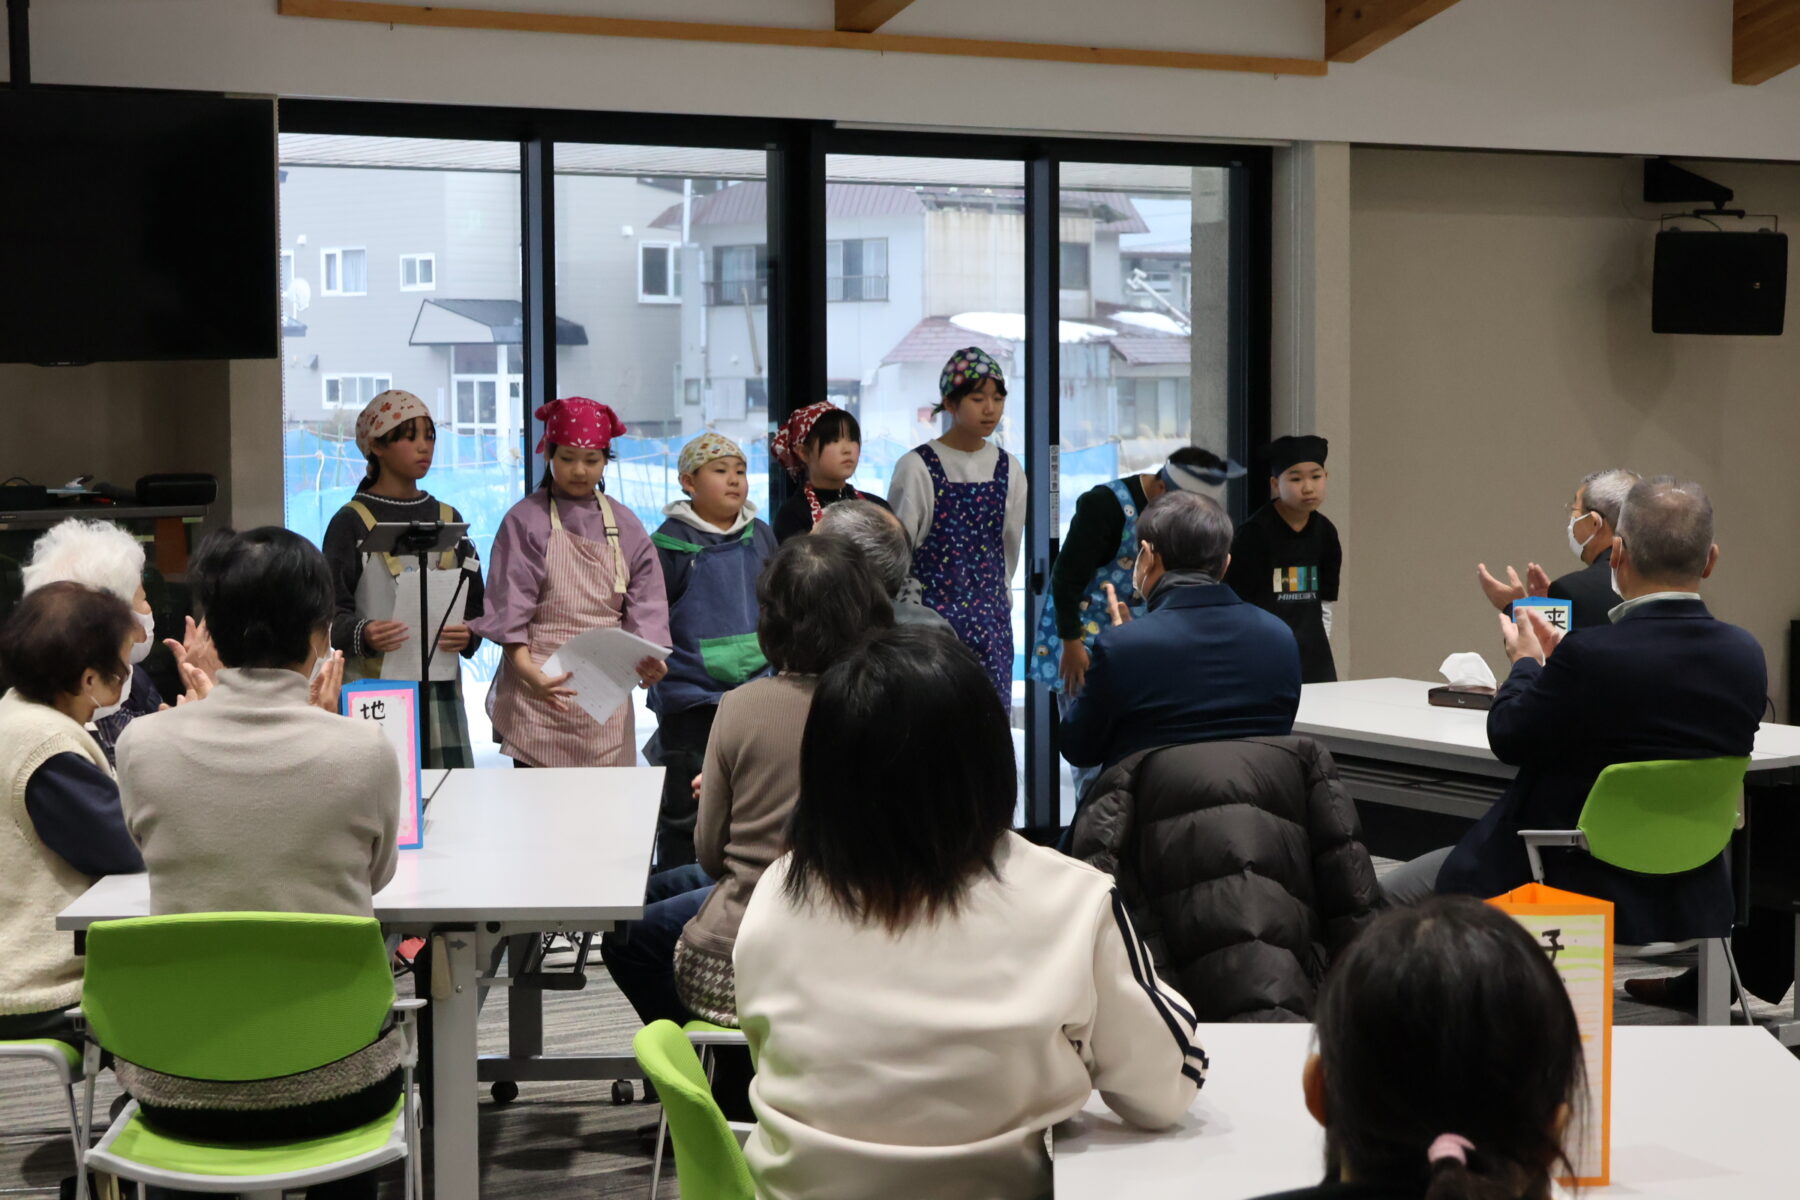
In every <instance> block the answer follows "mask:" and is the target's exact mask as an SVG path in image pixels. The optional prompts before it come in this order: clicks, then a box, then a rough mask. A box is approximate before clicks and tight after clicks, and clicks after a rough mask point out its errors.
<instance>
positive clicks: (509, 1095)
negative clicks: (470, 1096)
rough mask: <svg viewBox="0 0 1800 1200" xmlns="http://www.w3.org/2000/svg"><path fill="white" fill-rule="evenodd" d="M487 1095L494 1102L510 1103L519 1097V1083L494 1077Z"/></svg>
mask: <svg viewBox="0 0 1800 1200" xmlns="http://www.w3.org/2000/svg"><path fill="white" fill-rule="evenodd" d="M488 1095H490V1096H492V1097H493V1098H494V1103H495V1104H511V1103H512V1102H513V1101H514V1100H517V1099H518V1098H519V1085H518V1084H516V1083H514V1082H513V1081H512V1080H510V1079H496V1080H495V1081H494V1085H493V1086H492V1087H490V1088H489V1089H488Z"/></svg>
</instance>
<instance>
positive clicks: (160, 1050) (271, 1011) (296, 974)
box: [81, 913, 425, 1200]
mask: <svg viewBox="0 0 1800 1200" xmlns="http://www.w3.org/2000/svg"><path fill="white" fill-rule="evenodd" d="M424 1004H425V1002H424V1001H423V1000H400V999H396V998H395V996H394V979H393V974H392V972H391V970H390V969H389V966H388V955H387V947H386V945H385V943H384V942H383V941H382V937H381V928H380V926H379V925H378V924H377V923H376V921H375V920H374V918H372V917H343V916H324V915H319V914H311V913H191V914H183V915H178V916H163V917H139V918H136V919H133V920H125V921H101V922H97V923H96V924H94V925H93V926H92V927H91V928H89V930H88V932H87V967H86V972H85V977H84V981H83V984H82V993H81V1012H82V1017H83V1019H84V1020H85V1022H86V1025H87V1027H88V1029H89V1031H90V1032H91V1035H92V1036H91V1039H90V1042H89V1045H88V1050H87V1060H88V1061H87V1069H88V1075H89V1077H90V1078H91V1077H92V1075H93V1073H94V1071H95V1069H96V1067H97V1065H98V1061H99V1054H100V1050H101V1048H102V1047H104V1048H105V1049H106V1050H108V1051H111V1052H112V1053H113V1054H114V1055H115V1056H117V1057H119V1058H121V1059H124V1060H125V1061H126V1062H130V1063H135V1064H136V1065H138V1066H141V1067H145V1068H148V1069H150V1070H153V1071H160V1072H163V1073H164V1074H169V1075H180V1076H185V1077H187V1078H190V1079H203V1080H216V1081H224V1082H249V1081H253V1080H263V1079H278V1078H281V1077H284V1076H288V1075H295V1074H298V1073H300V1072H302V1071H310V1070H312V1069H314V1068H316V1067H322V1066H325V1065H326V1064H328V1063H332V1062H336V1061H337V1060H338V1059H341V1058H344V1057H345V1056H347V1055H350V1054H353V1053H355V1052H356V1051H358V1050H360V1049H362V1048H363V1047H365V1046H367V1045H369V1044H370V1043H371V1042H373V1041H374V1040H375V1039H376V1037H377V1036H379V1034H380V1032H381V1029H382V1026H383V1024H384V1023H385V1022H386V1021H387V1019H388V1016H389V1014H392V1015H393V1016H394V1017H395V1018H396V1020H397V1022H398V1024H399V1026H400V1030H401V1036H402V1039H403V1043H402V1056H401V1071H402V1076H401V1077H402V1089H401V1098H400V1100H399V1101H398V1102H397V1103H396V1104H395V1105H394V1107H393V1109H392V1110H391V1111H389V1112H387V1113H385V1114H383V1115H382V1116H381V1117H379V1118H377V1119H376V1120H374V1121H371V1122H369V1123H368V1124H366V1125H363V1126H361V1127H359V1128H356V1129H351V1130H347V1131H345V1132H342V1133H337V1134H333V1135H330V1136H328V1137H321V1138H306V1139H294V1140H283V1141H272V1142H254V1143H213V1142H198V1141H189V1140H187V1139H184V1138H179V1137H174V1136H171V1135H169V1134H166V1133H163V1132H160V1131H158V1130H156V1129H154V1128H152V1127H151V1126H149V1125H148V1124H146V1123H145V1121H144V1120H143V1117H142V1115H141V1114H140V1113H139V1111H138V1105H137V1102H136V1101H133V1102H132V1103H130V1104H128V1105H127V1106H126V1107H125V1110H124V1111H123V1112H122V1113H120V1115H119V1118H118V1120H116V1121H114V1122H113V1123H112V1126H111V1127H110V1128H109V1129H108V1130H107V1131H106V1135H105V1137H103V1138H102V1139H101V1140H100V1143H99V1145H97V1146H95V1147H94V1148H93V1149H92V1150H90V1151H88V1152H87V1155H86V1168H89V1169H95V1170H100V1171H106V1172H108V1173H110V1174H113V1175H117V1176H120V1177H122V1178H126V1179H135V1180H137V1181H139V1182H141V1183H146V1184H154V1185H157V1186H161V1187H167V1188H178V1189H181V1190H183V1191H197V1192H242V1193H246V1194H258V1193H272V1194H275V1195H279V1193H280V1192H281V1191H282V1190H283V1189H289V1188H303V1187H308V1186H310V1185H312V1184H315V1183H325V1182H329V1181H331V1180H334V1179H344V1178H347V1177H349V1176H351V1175H357V1174H361V1173H362V1172H364V1171H369V1170H373V1169H375V1168H377V1167H380V1166H383V1165H385V1164H387V1163H390V1162H394V1161H397V1160H399V1159H402V1158H404V1159H407V1160H408V1164H407V1171H406V1197H407V1200H416V1197H417V1196H418V1194H419V1181H418V1170H419V1153H418V1132H419V1130H418V1119H417V1107H416V1105H415V1102H414V1097H413V1068H414V1067H415V1066H417V1064H418V1059H419V1051H418V1030H417V1026H416V1025H415V1023H414V1021H415V1017H416V1014H417V1011H418V1010H419V1009H420V1008H422V1007H424ZM87 1121H88V1124H87V1126H86V1128H90V1129H91V1128H92V1122H93V1100H92V1093H91V1089H90V1093H89V1100H88V1110H87ZM83 1140H84V1143H85V1138H84V1139H83Z"/></svg>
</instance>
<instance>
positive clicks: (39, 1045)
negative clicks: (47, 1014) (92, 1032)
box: [0, 1038, 87, 1200]
mask: <svg viewBox="0 0 1800 1200" xmlns="http://www.w3.org/2000/svg"><path fill="white" fill-rule="evenodd" d="M7 1060H12V1061H14V1062H34V1063H37V1064H39V1065H41V1066H44V1067H48V1068H49V1069H50V1070H51V1071H53V1072H55V1074H56V1080H57V1082H58V1083H60V1084H61V1085H62V1090H63V1099H64V1100H65V1101H66V1102H67V1103H68V1108H69V1149H70V1150H71V1151H73V1152H74V1154H75V1167H76V1170H75V1200H86V1198H87V1172H85V1171H83V1170H81V1149H82V1147H83V1146H85V1145H86V1144H87V1139H86V1138H85V1137H84V1136H83V1129H84V1127H83V1125H82V1123H81V1109H80V1106H79V1105H78V1104H77V1102H76V1099H75V1085H76V1084H78V1083H80V1082H81V1080H82V1071H81V1052H80V1051H78V1050H76V1049H75V1047H73V1046H71V1045H69V1043H67V1042H59V1041H57V1040H56V1039H55V1038H20V1039H17V1040H14V1041H0V1062H5V1061H7Z"/></svg>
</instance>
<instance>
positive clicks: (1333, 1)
mask: <svg viewBox="0 0 1800 1200" xmlns="http://www.w3.org/2000/svg"><path fill="white" fill-rule="evenodd" d="M1455 3H1456V0H1325V61H1326V62H1356V61H1357V60H1359V59H1361V58H1363V57H1365V56H1366V55H1368V54H1371V53H1373V52H1374V51H1376V50H1379V49H1381V48H1382V47H1383V46H1385V45H1387V44H1388V43H1389V42H1391V41H1393V40H1394V39H1395V38H1397V37H1399V36H1400V35H1401V34H1403V33H1406V32H1407V31H1408V30H1411V29H1416V28H1417V27H1418V26H1420V25H1422V24H1424V23H1425V22H1426V21H1429V20H1430V19H1431V18H1432V17H1435V16H1437V15H1438V14H1439V13H1441V12H1443V11H1444V10H1445V9H1446V8H1449V7H1450V6H1451V5H1452V4H1455Z"/></svg>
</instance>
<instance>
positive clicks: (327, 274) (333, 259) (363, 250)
mask: <svg viewBox="0 0 1800 1200" xmlns="http://www.w3.org/2000/svg"><path fill="white" fill-rule="evenodd" d="M346 253H350V254H361V255H362V256H363V286H362V291H360V292H351V291H346V290H344V255H345V254H346ZM327 263H330V264H331V265H330V266H327V265H326V264H327ZM334 270H335V273H336V275H337V282H338V285H337V286H336V287H335V288H333V287H327V286H326V283H325V281H326V280H328V279H330V278H331V277H332V274H333V273H334ZM368 294H369V248H368V247H367V246H321V247H320V248H319V295H321V296H366V295H368Z"/></svg>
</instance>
